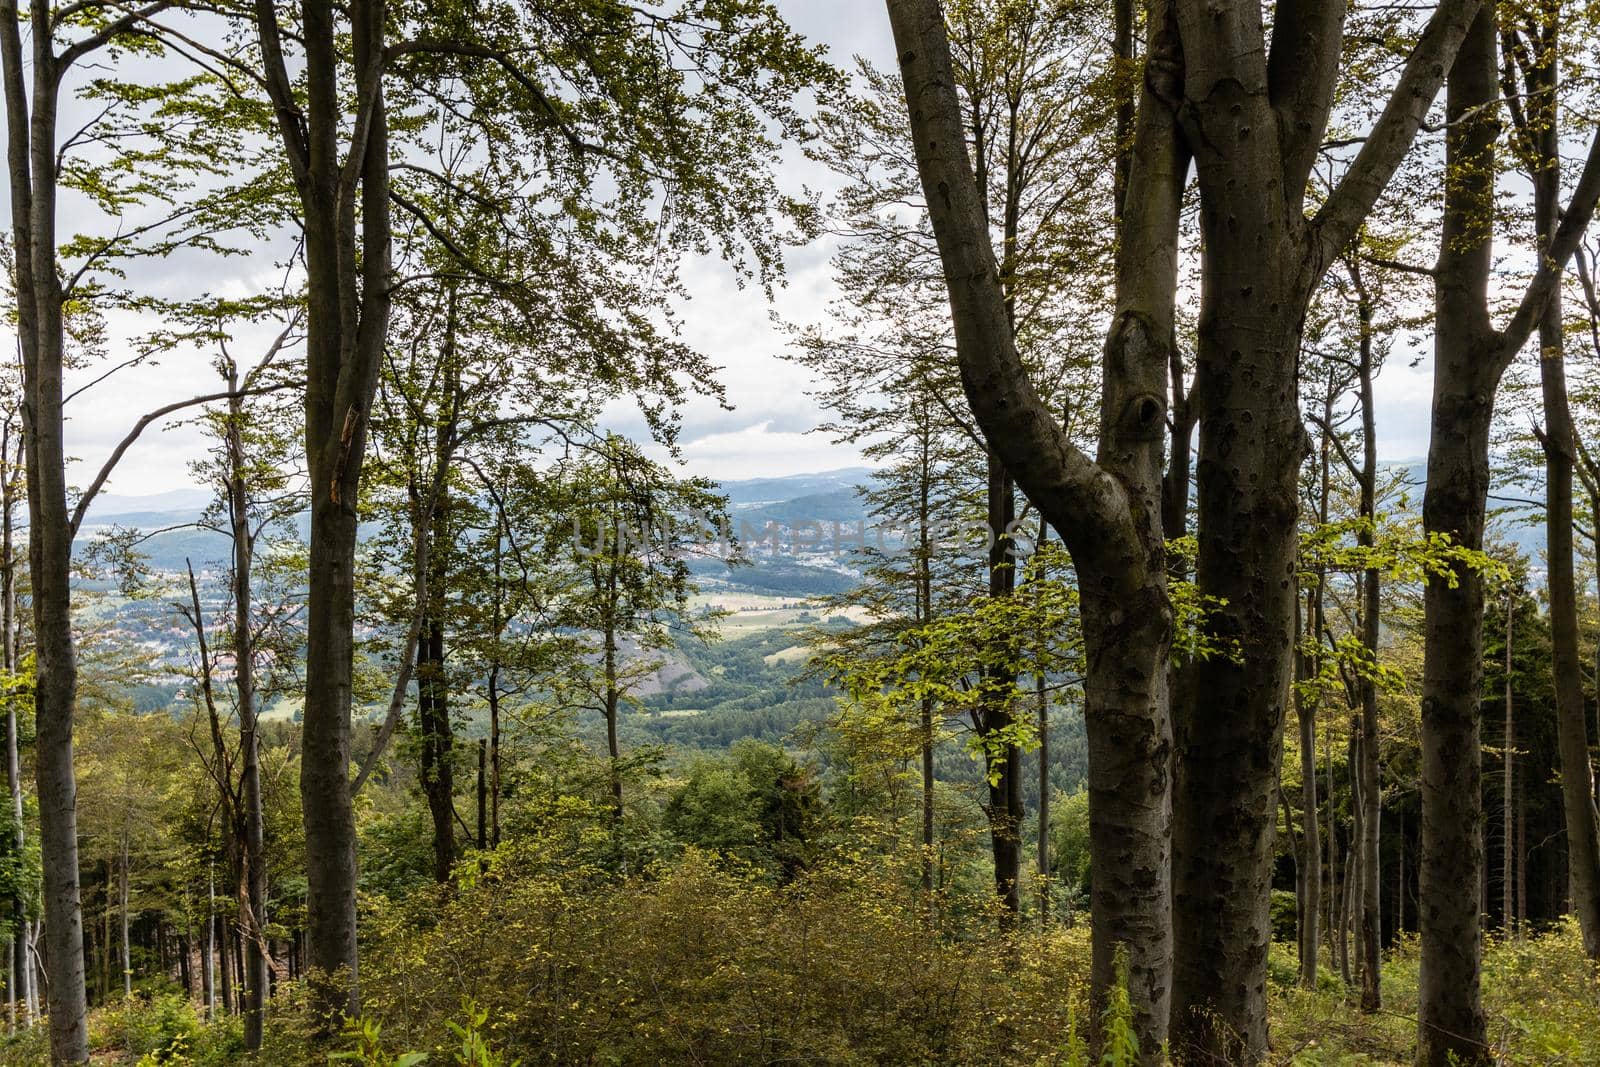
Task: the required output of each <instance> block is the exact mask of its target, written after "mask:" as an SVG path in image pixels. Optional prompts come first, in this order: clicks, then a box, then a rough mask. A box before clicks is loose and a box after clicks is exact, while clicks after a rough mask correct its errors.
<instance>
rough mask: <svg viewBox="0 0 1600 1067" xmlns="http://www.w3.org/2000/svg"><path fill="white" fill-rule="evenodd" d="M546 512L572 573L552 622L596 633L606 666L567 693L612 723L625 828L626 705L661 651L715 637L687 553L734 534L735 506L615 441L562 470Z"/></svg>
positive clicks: (553, 543)
mask: <svg viewBox="0 0 1600 1067" xmlns="http://www.w3.org/2000/svg"><path fill="white" fill-rule="evenodd" d="M546 506H547V507H548V508H549V511H548V519H547V520H546V521H547V524H548V525H547V526H546V529H547V530H548V533H547V534H546V539H545V543H544V545H543V551H544V554H545V556H546V558H550V559H556V560H561V561H562V563H563V570H564V571H565V575H566V577H565V581H564V582H562V585H561V587H560V589H559V591H558V593H557V597H558V600H557V606H556V607H555V608H554V609H553V611H552V612H551V622H553V623H554V624H555V625H556V626H558V627H562V628H567V629H571V630H577V631H579V632H582V633H585V634H587V635H589V642H590V653H591V657H592V659H593V660H595V661H597V662H595V664H594V665H593V666H592V667H591V668H590V669H589V670H587V671H583V672H581V673H580V675H579V676H578V677H576V678H571V679H567V680H566V681H565V683H564V686H563V688H565V689H567V690H568V691H569V692H572V693H574V695H575V696H576V698H577V700H578V701H580V702H581V703H582V704H583V705H584V706H587V707H589V708H591V709H593V710H595V711H598V712H599V713H600V715H601V717H602V719H603V721H604V723H605V729H606V752H607V754H608V756H609V758H610V765H609V774H608V778H609V785H610V790H611V815H612V821H613V824H614V825H617V826H620V824H621V822H622V817H623V810H624V809H623V796H622V783H623V763H622V750H621V745H620V742H619V740H618V736H617V727H618V723H619V720H620V718H621V714H622V710H623V706H624V704H626V703H629V702H631V701H632V700H633V692H634V690H635V689H637V688H638V686H639V685H640V683H641V682H642V681H643V680H644V678H645V677H646V676H648V675H649V674H651V673H653V672H654V671H655V670H656V669H657V668H658V667H659V666H660V664H659V663H658V662H657V661H656V660H654V659H653V658H652V657H653V656H654V654H656V653H659V652H662V651H664V650H666V649H669V648H671V647H673V645H674V644H675V643H676V642H677V641H678V640H679V635H682V637H684V638H688V639H690V640H696V641H705V640H709V639H711V638H712V637H713V636H714V631H713V630H712V629H711V627H710V625H709V621H710V619H709V618H708V617H706V616H698V617H697V613H695V612H694V611H692V609H691V605H690V603H689V598H690V595H691V594H692V593H693V592H694V588H695V586H694V581H693V578H692V577H691V574H690V571H689V566H688V555H689V553H690V552H692V551H693V550H694V549H695V548H696V547H697V546H698V545H699V544H700V543H701V540H702V539H703V538H706V537H707V536H708V535H709V536H712V537H715V536H716V535H717V534H718V532H719V531H725V530H726V529H727V525H728V523H727V514H726V502H725V501H724V499H723V498H722V497H720V496H718V495H716V493H715V492H714V491H713V490H712V488H711V486H710V484H709V483H708V482H706V481H704V480H703V479H679V478H676V477H674V476H673V475H672V473H671V472H670V471H668V470H667V469H666V468H664V467H662V466H660V465H659V464H656V463H653V462H651V461H649V460H648V459H646V458H645V457H644V456H642V455H641V454H639V452H638V451H637V450H636V449H634V448H633V447H631V446H629V445H628V444H627V443H626V442H624V441H623V440H622V439H620V438H617V437H615V436H612V437H608V438H607V439H606V440H605V442H604V443H603V445H602V446H601V448H600V451H599V452H598V453H597V454H596V455H593V456H588V455H585V456H583V457H581V458H578V459H577V460H575V461H573V462H569V463H567V464H564V465H562V466H561V467H558V468H557V470H556V471H555V473H554V477H553V478H552V479H551V480H550V482H549V488H548V490H547V495H546ZM710 618H714V615H713V616H710Z"/></svg>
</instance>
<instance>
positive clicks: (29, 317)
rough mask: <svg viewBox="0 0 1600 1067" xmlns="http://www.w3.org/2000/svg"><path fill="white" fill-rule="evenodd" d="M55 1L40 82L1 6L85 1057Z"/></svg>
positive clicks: (59, 946)
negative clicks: (27, 77) (29, 80)
mask: <svg viewBox="0 0 1600 1067" xmlns="http://www.w3.org/2000/svg"><path fill="white" fill-rule="evenodd" d="M54 14H55V13H54V11H53V9H52V8H51V6H50V5H49V4H42V3H41V4H35V5H33V7H32V10H31V12H30V20H31V38H32V39H31V41H30V44H31V47H32V63H31V66H32V74H33V92H32V94H31V98H30V95H29V94H28V92H27V90H26V89H25V87H24V85H25V83H24V73H23V71H24V67H23V58H22V44H21V35H20V28H19V17H18V12H17V7H16V4H15V2H14V0H6V2H5V3H4V5H0V22H3V23H4V26H3V27H0V35H3V39H0V48H3V54H4V66H5V96H6V121H7V127H8V135H9V136H8V142H7V148H8V156H9V165H10V166H9V174H10V187H11V216H12V235H13V239H14V245H13V248H14V253H15V256H16V271H15V289H16V295H17V340H18V342H19V347H20V348H21V350H22V371H23V405H22V410H23V432H24V439H25V441H26V453H27V470H28V478H27V485H28V558H29V563H30V565H31V569H32V601H33V630H34V642H35V646H34V656H35V684H34V717H35V721H36V723H37V740H36V744H35V778H36V781H37V793H38V803H39V845H40V853H41V856H42V859H43V867H44V933H45V939H46V946H47V952H46V954H45V962H46V965H47V966H48V967H49V970H50V974H49V986H48V990H47V995H48V1000H49V1016H50V1055H51V1058H52V1059H53V1060H54V1061H55V1062H57V1063H63V1064H77V1063H83V1062H85V1061H87V1060H88V1058H89V1035H88V1021H87V1013H88V993H87V988H86V986H85V983H84V955H83V914H82V907H81V903H80V899H79V890H78V817H77V779H76V776H75V775H74V773H73V765H72V719H73V713H74V709H75V706H76V703H77V678H78V670H77V661H76V651H75V649H74V647H73V637H72V583H71V569H72V524H71V518H70V515H69V513H68V511H67V486H66V449H65V442H64V439H63V438H64V426H63V419H62V410H61V404H62V387H61V383H62V369H63V360H64V356H65V347H66V334H65V324H64V321H63V314H64V309H63V307H62V290H61V277H60V275H59V273H58V272H57V264H56V190H57V181H56V178H57V156H56V114H57V112H56V108H57V98H58V94H59V92H60V76H61V74H62V66H61V63H60V62H59V60H58V59H57V57H56V55H55V53H54V32H55V31H54V27H53V25H52V21H53V18H54Z"/></svg>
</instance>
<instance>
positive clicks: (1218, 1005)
mask: <svg viewBox="0 0 1600 1067" xmlns="http://www.w3.org/2000/svg"><path fill="white" fill-rule="evenodd" d="M1229 84H1230V83H1226V82H1224V83H1219V84H1218V85H1217V87H1216V91H1215V93H1213V94H1211V95H1210V99H1209V101H1208V103H1207V105H1205V106H1204V107H1202V108H1201V109H1200V114H1201V116H1202V117H1201V119H1200V126H1201V128H1202V130H1203V131H1204V138H1205V139H1207V140H1209V141H1210V142H1212V143H1217V144H1221V143H1226V144H1229V145H1235V144H1239V143H1241V142H1246V143H1247V139H1248V137H1249V135H1250V130H1251V128H1252V127H1256V128H1265V127H1266V126H1267V125H1268V124H1271V123H1273V122H1274V121H1275V120H1274V118H1273V116H1272V113H1271V110H1270V108H1267V107H1266V104H1265V100H1264V98H1262V99H1261V100H1258V101H1253V100H1252V99H1251V98H1249V97H1247V96H1245V95H1244V94H1243V93H1242V91H1240V90H1239V88H1238V87H1237V86H1235V87H1234V88H1231V89H1230V88H1229ZM1190 140H1191V143H1194V142H1195V141H1196V140H1197V139H1196V138H1195V137H1194V136H1191V138H1190ZM1208 157H1212V158H1208ZM1197 159H1198V161H1199V163H1200V166H1199V170H1200V174H1201V182H1202V190H1205V189H1206V188H1207V186H1208V185H1209V186H1212V187H1214V188H1216V187H1221V186H1224V185H1226V186H1227V187H1228V189H1229V192H1228V200H1227V206H1225V205H1224V204H1222V203H1214V204H1212V205H1211V206H1210V207H1209V208H1207V209H1204V210H1202V213H1201V215H1202V226H1203V227H1204V229H1205V234H1206V251H1207V255H1206V265H1205V270H1204V273H1205V280H1204V293H1205V295H1204V296H1203V299H1202V307H1201V320H1200V335H1199V339H1200V344H1199V350H1198V359H1197V370H1198V378H1197V380H1196V385H1195V393H1196V395H1197V397H1199V398H1200V404H1201V409H1202V410H1203V411H1204V412H1205V413H1206V417H1204V418H1202V420H1201V423H1200V449H1199V463H1198V465H1197V467H1196V472H1197V481H1198V485H1199V497H1198V516H1199V523H1198V531H1199V554H1198V557H1197V565H1196V580H1197V583H1198V585H1199V587H1200V589H1201V591H1202V592H1203V594H1204V595H1207V596H1210V597H1215V598H1219V602H1221V605H1222V606H1220V607H1218V608H1217V609H1216V610H1215V611H1214V612H1212V613H1211V615H1210V620H1209V621H1210V625H1211V628H1212V630H1213V631H1214V633H1215V636H1216V637H1217V638H1219V639H1220V640H1223V641H1226V642H1233V643H1235V644H1236V646H1237V658H1233V657H1230V656H1216V657H1211V658H1209V659H1205V660H1202V661H1200V662H1197V663H1196V664H1195V666H1194V668H1193V670H1194V678H1195V684H1194V687H1193V695H1192V699H1191V700H1190V702H1189V703H1188V704H1187V705H1186V706H1185V707H1184V709H1183V713H1182V714H1181V715H1180V716H1179V717H1178V719H1177V720H1176V722H1175V728H1176V731H1175V732H1176V735H1177V738H1178V752H1179V758H1178V783H1177V793H1176V795H1175V798H1174V804H1173V862H1174V881H1173V935H1174V976H1173V998H1174V1003H1173V1028H1174V1035H1173V1037H1174V1048H1175V1049H1176V1050H1182V1049H1185V1048H1188V1049H1191V1050H1194V1051H1195V1052H1196V1053H1199V1054H1210V1055H1221V1056H1222V1057H1223V1058H1225V1059H1227V1060H1229V1061H1238V1060H1241V1059H1242V1060H1249V1061H1255V1060H1259V1059H1260V1058H1262V1056H1264V1055H1265V1052H1266V951H1267V946H1268V945H1269V944H1270V942H1271V934H1272V931H1271V921H1270V918H1269V915H1268V904H1269V901H1270V890H1271V874H1272V860H1273V855H1274V848H1275V846H1274V842H1273V827H1274V825H1275V822H1276V820H1275V818H1274V815H1273V808H1274V805H1275V803H1276V800H1275V790H1276V787H1277V781H1278V772H1279V761H1280V757H1281V754H1282V736H1283V733H1282V731H1283V722H1284V713H1285V707H1284V698H1285V695H1286V694H1287V692H1288V682H1289V657H1290V654H1291V648H1290V641H1291V635H1292V633H1293V629H1294V626H1293V612H1294V610H1295V594H1294V590H1295V561H1296V558H1297V555H1298V548H1299V546H1298V540H1297V537H1296V518H1297V516H1298V511H1299V474H1300V460H1301V457H1302V456H1303V454H1304V451H1303V448H1304V446H1303V445H1302V443H1301V442H1303V441H1304V439H1305V432H1304V430H1303V429H1302V427H1301V424H1300V412H1299V407H1298V398H1297V381H1296V369H1297V364H1298V358H1297V356H1298V351H1299V346H1300V335H1299V326H1300V320H1301V316H1302V314H1303V311H1304V307H1305V302H1306V299H1307V295H1308V293H1307V290H1306V289H1305V285H1304V280H1303V267H1302V266H1301V263H1300V256H1301V253H1300V251H1299V249H1298V247H1297V246H1296V244H1295V243H1294V242H1293V241H1292V240H1291V238H1290V235H1289V234H1287V233H1286V232H1285V223H1284V220H1283V216H1282V215H1281V214H1279V213H1278V212H1275V211H1273V210H1272V209H1270V208H1268V209H1266V210H1263V205H1270V204H1276V203H1280V202H1281V181H1282V178H1281V174H1280V173H1279V172H1278V171H1277V168H1276V167H1273V168H1271V169H1270V170H1268V169H1265V168H1263V169H1260V170H1257V171H1254V172H1252V171H1251V169H1250V168H1246V167H1241V166H1238V165H1236V164H1234V163H1232V162H1229V161H1224V160H1220V159H1217V158H1214V153H1207V152H1197ZM1234 197H1238V198H1240V199H1238V200H1235V199H1234ZM1246 205H1249V206H1246ZM1235 212H1237V214H1235ZM1219 841H1226V842H1228V845H1227V847H1225V848H1219V847H1218V842H1219ZM1200 1050H1204V1052H1203V1053H1201V1052H1200Z"/></svg>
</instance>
